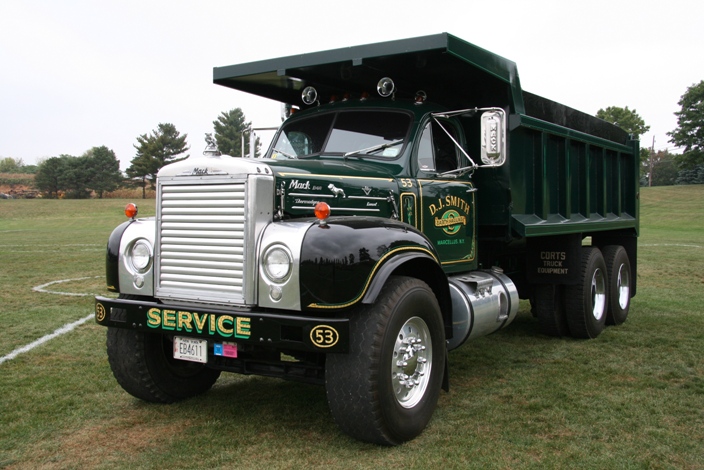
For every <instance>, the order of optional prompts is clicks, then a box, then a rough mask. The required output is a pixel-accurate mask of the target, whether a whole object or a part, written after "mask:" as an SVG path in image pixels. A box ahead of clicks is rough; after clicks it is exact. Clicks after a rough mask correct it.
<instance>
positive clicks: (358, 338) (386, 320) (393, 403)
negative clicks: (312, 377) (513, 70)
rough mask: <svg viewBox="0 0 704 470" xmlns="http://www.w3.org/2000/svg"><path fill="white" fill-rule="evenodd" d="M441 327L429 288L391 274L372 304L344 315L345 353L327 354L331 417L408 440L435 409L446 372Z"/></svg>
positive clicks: (389, 439)
mask: <svg viewBox="0 0 704 470" xmlns="http://www.w3.org/2000/svg"><path fill="white" fill-rule="evenodd" d="M445 355H446V346H445V328H444V324H443V320H442V316H441V314H440V307H439V305H438V302H437V299H436V298H435V295H434V294H433V291H432V290H431V289H430V288H429V287H428V285H427V284H425V283H424V282H423V281H420V280H418V279H415V278H409V277H401V276H392V277H391V278H389V280H388V281H387V283H386V285H385V286H384V288H383V290H382V292H381V293H380V295H379V297H378V298H377V301H376V303H375V304H374V305H365V306H362V307H361V308H360V309H359V310H357V311H356V312H354V313H353V315H352V316H351V318H350V351H349V353H348V354H328V356H327V358H326V365H325V388H326V393H327V398H328V404H329V405H330V411H331V412H332V415H333V417H334V419H335V422H336V423H337V424H338V425H339V426H340V428H341V429H342V430H343V431H344V432H345V433H347V434H349V435H350V436H352V437H354V438H356V439H359V440H362V441H365V442H372V443H376V444H381V445H398V444H401V443H403V442H405V441H408V440H411V439H413V438H414V437H416V436H417V435H418V434H420V433H421V432H422V431H423V429H425V427H426V426H427V424H428V422H429V421H430V418H431V416H432V414H433V412H434V411H435V406H436V405H437V401H438V396H439V395H440V388H441V385H442V380H443V373H444V370H445Z"/></svg>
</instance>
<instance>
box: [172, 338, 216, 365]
mask: <svg viewBox="0 0 704 470" xmlns="http://www.w3.org/2000/svg"><path fill="white" fill-rule="evenodd" d="M174 359H180V360H182V361H191V362H201V363H203V364H205V363H207V362H208V340H205V339H196V338H185V337H183V336H175V337H174Z"/></svg>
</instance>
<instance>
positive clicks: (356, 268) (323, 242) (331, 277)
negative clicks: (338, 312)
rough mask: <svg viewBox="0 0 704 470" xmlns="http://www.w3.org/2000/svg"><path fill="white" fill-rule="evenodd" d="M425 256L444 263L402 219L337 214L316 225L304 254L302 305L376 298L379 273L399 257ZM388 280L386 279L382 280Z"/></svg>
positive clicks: (331, 305) (325, 305) (307, 238)
mask: <svg viewBox="0 0 704 470" xmlns="http://www.w3.org/2000/svg"><path fill="white" fill-rule="evenodd" d="M416 257H421V258H425V259H427V260H432V261H433V262H434V264H436V265H437V266H439V264H440V263H439V261H438V257H437V254H436V252H435V250H434V248H433V247H432V245H431V244H430V242H429V241H428V240H427V239H426V238H425V236H423V234H422V233H421V232H419V231H418V230H416V229H415V228H413V227H411V226H409V225H407V224H404V223H402V222H399V221H395V220H391V219H382V218H375V217H338V218H335V217H332V218H330V219H329V220H328V221H327V225H324V226H312V227H311V228H310V229H309V230H308V232H307V233H306V236H305V238H304V240H303V246H302V248H301V259H300V287H301V307H302V309H303V310H321V309H339V308H346V307H350V306H352V305H355V304H357V303H359V302H361V301H362V300H363V299H365V297H366V300H365V302H370V301H373V298H374V297H375V293H374V291H375V290H377V289H378V286H379V285H380V283H379V282H375V280H376V279H377V277H379V276H380V277H383V278H384V279H386V277H388V275H389V269H388V267H391V266H394V265H398V264H400V263H399V262H398V260H402V259H403V260H406V261H407V260H409V259H412V258H416ZM382 282H383V280H382Z"/></svg>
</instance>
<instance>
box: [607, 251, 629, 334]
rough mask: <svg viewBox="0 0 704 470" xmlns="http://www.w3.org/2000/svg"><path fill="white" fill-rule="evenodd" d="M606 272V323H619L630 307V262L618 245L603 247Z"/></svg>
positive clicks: (625, 316)
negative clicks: (607, 294) (607, 281)
mask: <svg viewBox="0 0 704 470" xmlns="http://www.w3.org/2000/svg"><path fill="white" fill-rule="evenodd" d="M602 252H603V253H604V262H606V272H607V274H608V275H609V303H608V310H607V311H606V324H607V325H620V324H621V323H623V322H625V321H626V318H628V310H629V308H630V307H631V279H632V278H631V262H630V261H629V259H628V254H626V250H625V249H624V248H623V247H622V246H620V245H609V246H606V247H604V248H603V250H602Z"/></svg>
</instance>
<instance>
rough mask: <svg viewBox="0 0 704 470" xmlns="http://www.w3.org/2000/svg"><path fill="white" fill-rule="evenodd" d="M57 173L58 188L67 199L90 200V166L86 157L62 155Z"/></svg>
mask: <svg viewBox="0 0 704 470" xmlns="http://www.w3.org/2000/svg"><path fill="white" fill-rule="evenodd" d="M59 159H60V161H61V167H60V171H59V188H61V190H62V191H64V192H65V195H66V197H67V198H69V199H88V198H90V189H88V188H89V186H90V180H91V166H90V158H89V157H87V156H82V157H72V156H70V155H62V156H61V157H60V158H59Z"/></svg>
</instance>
